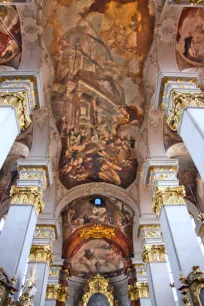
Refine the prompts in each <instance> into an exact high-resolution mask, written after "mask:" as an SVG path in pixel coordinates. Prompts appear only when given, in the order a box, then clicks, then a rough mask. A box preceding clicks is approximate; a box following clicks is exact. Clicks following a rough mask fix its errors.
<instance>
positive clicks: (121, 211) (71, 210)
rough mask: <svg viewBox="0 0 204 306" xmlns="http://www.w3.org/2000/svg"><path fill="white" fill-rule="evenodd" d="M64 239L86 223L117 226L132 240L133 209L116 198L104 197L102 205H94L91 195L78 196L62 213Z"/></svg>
mask: <svg viewBox="0 0 204 306" xmlns="http://www.w3.org/2000/svg"><path fill="white" fill-rule="evenodd" d="M62 219H63V228H64V240H66V239H67V238H68V237H69V235H70V234H72V233H73V232H74V231H75V230H76V229H78V228H81V227H83V226H84V225H88V224H108V225H113V226H117V227H118V228H119V229H120V230H121V231H122V233H123V234H125V235H126V236H127V237H128V239H129V240H130V241H132V224H133V211H132V209H131V208H130V207H129V206H127V205H126V204H125V203H123V202H122V201H120V200H118V199H116V198H113V197H111V198H109V199H108V198H104V199H103V201H102V205H99V206H98V205H95V204H94V202H93V197H87V198H80V199H78V200H75V201H74V202H72V203H71V204H69V206H68V208H66V209H65V211H64V212H63V213H62Z"/></svg>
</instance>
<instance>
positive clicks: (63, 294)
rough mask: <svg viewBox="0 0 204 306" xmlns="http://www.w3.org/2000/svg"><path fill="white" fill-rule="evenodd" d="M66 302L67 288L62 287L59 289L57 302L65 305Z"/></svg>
mask: <svg viewBox="0 0 204 306" xmlns="http://www.w3.org/2000/svg"><path fill="white" fill-rule="evenodd" d="M67 300H68V287H65V286H62V285H61V287H60V289H59V292H58V297H57V301H58V302H62V303H66V302H67Z"/></svg>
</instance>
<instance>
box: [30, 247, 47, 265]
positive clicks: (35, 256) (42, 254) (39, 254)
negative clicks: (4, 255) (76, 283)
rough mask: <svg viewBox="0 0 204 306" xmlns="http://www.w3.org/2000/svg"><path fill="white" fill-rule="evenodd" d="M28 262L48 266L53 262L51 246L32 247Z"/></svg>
mask: <svg viewBox="0 0 204 306" xmlns="http://www.w3.org/2000/svg"><path fill="white" fill-rule="evenodd" d="M29 261H30V262H46V263H47V264H48V265H50V264H51V263H52V262H53V253H52V246H51V245H32V246H31V250H30V256H29Z"/></svg>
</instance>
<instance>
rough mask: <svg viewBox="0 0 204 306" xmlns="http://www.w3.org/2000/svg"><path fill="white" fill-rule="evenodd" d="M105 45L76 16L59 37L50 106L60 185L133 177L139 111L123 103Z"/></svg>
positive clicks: (127, 180) (124, 182) (117, 181)
mask: <svg viewBox="0 0 204 306" xmlns="http://www.w3.org/2000/svg"><path fill="white" fill-rule="evenodd" d="M106 61H111V56H110V53H109V50H108V48H107V46H106V45H105V44H104V42H103V41H102V40H100V39H99V38H98V37H96V34H95V33H94V31H93V30H92V29H90V27H88V26H87V24H86V23H85V24H84V23H83V22H79V24H78V26H76V27H75V28H72V29H71V30H69V31H68V32H67V33H66V34H65V35H64V36H63V37H62V39H61V42H60V57H59V60H58V65H57V80H58V82H59V79H60V83H62V84H63V85H60V86H59V84H58V85H57V83H56V84H55V85H54V86H56V92H55V93H54V96H53V100H54V101H55V102H54V112H55V114H57V116H56V117H57V119H58V120H57V127H58V130H59V132H60V135H61V138H62V154H61V160H60V179H61V181H62V183H63V184H64V186H65V187H67V188H68V189H69V188H72V187H74V186H76V185H79V184H83V183H89V182H97V181H98V182H100V181H103V182H107V183H112V184H115V185H118V186H121V187H123V188H127V187H128V186H129V185H130V184H131V183H132V182H133V181H134V179H135V177H136V171H137V159H136V155H135V150H134V144H135V140H134V138H133V137H134V135H135V129H139V127H140V125H141V123H142V120H143V115H142V113H141V111H139V109H138V108H137V107H136V106H135V105H126V104H125V95H124V90H123V89H122V88H121V86H120V85H119V84H118V83H117V82H116V81H115V80H114V79H113V78H112V77H111V76H109V75H108V72H106V69H105V63H106Z"/></svg>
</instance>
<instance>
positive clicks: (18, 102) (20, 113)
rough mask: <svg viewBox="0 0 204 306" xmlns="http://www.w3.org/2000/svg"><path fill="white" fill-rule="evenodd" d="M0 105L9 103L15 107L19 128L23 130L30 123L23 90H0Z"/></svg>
mask: <svg viewBox="0 0 204 306" xmlns="http://www.w3.org/2000/svg"><path fill="white" fill-rule="evenodd" d="M0 105H11V106H13V107H14V108H15V109H16V113H17V117H18V122H19V126H20V129H21V130H25V129H26V128H27V127H28V126H29V125H30V123H31V119H30V117H29V112H28V106H27V103H26V92H25V91H19V92H12V93H11V92H10V93H9V92H0Z"/></svg>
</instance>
